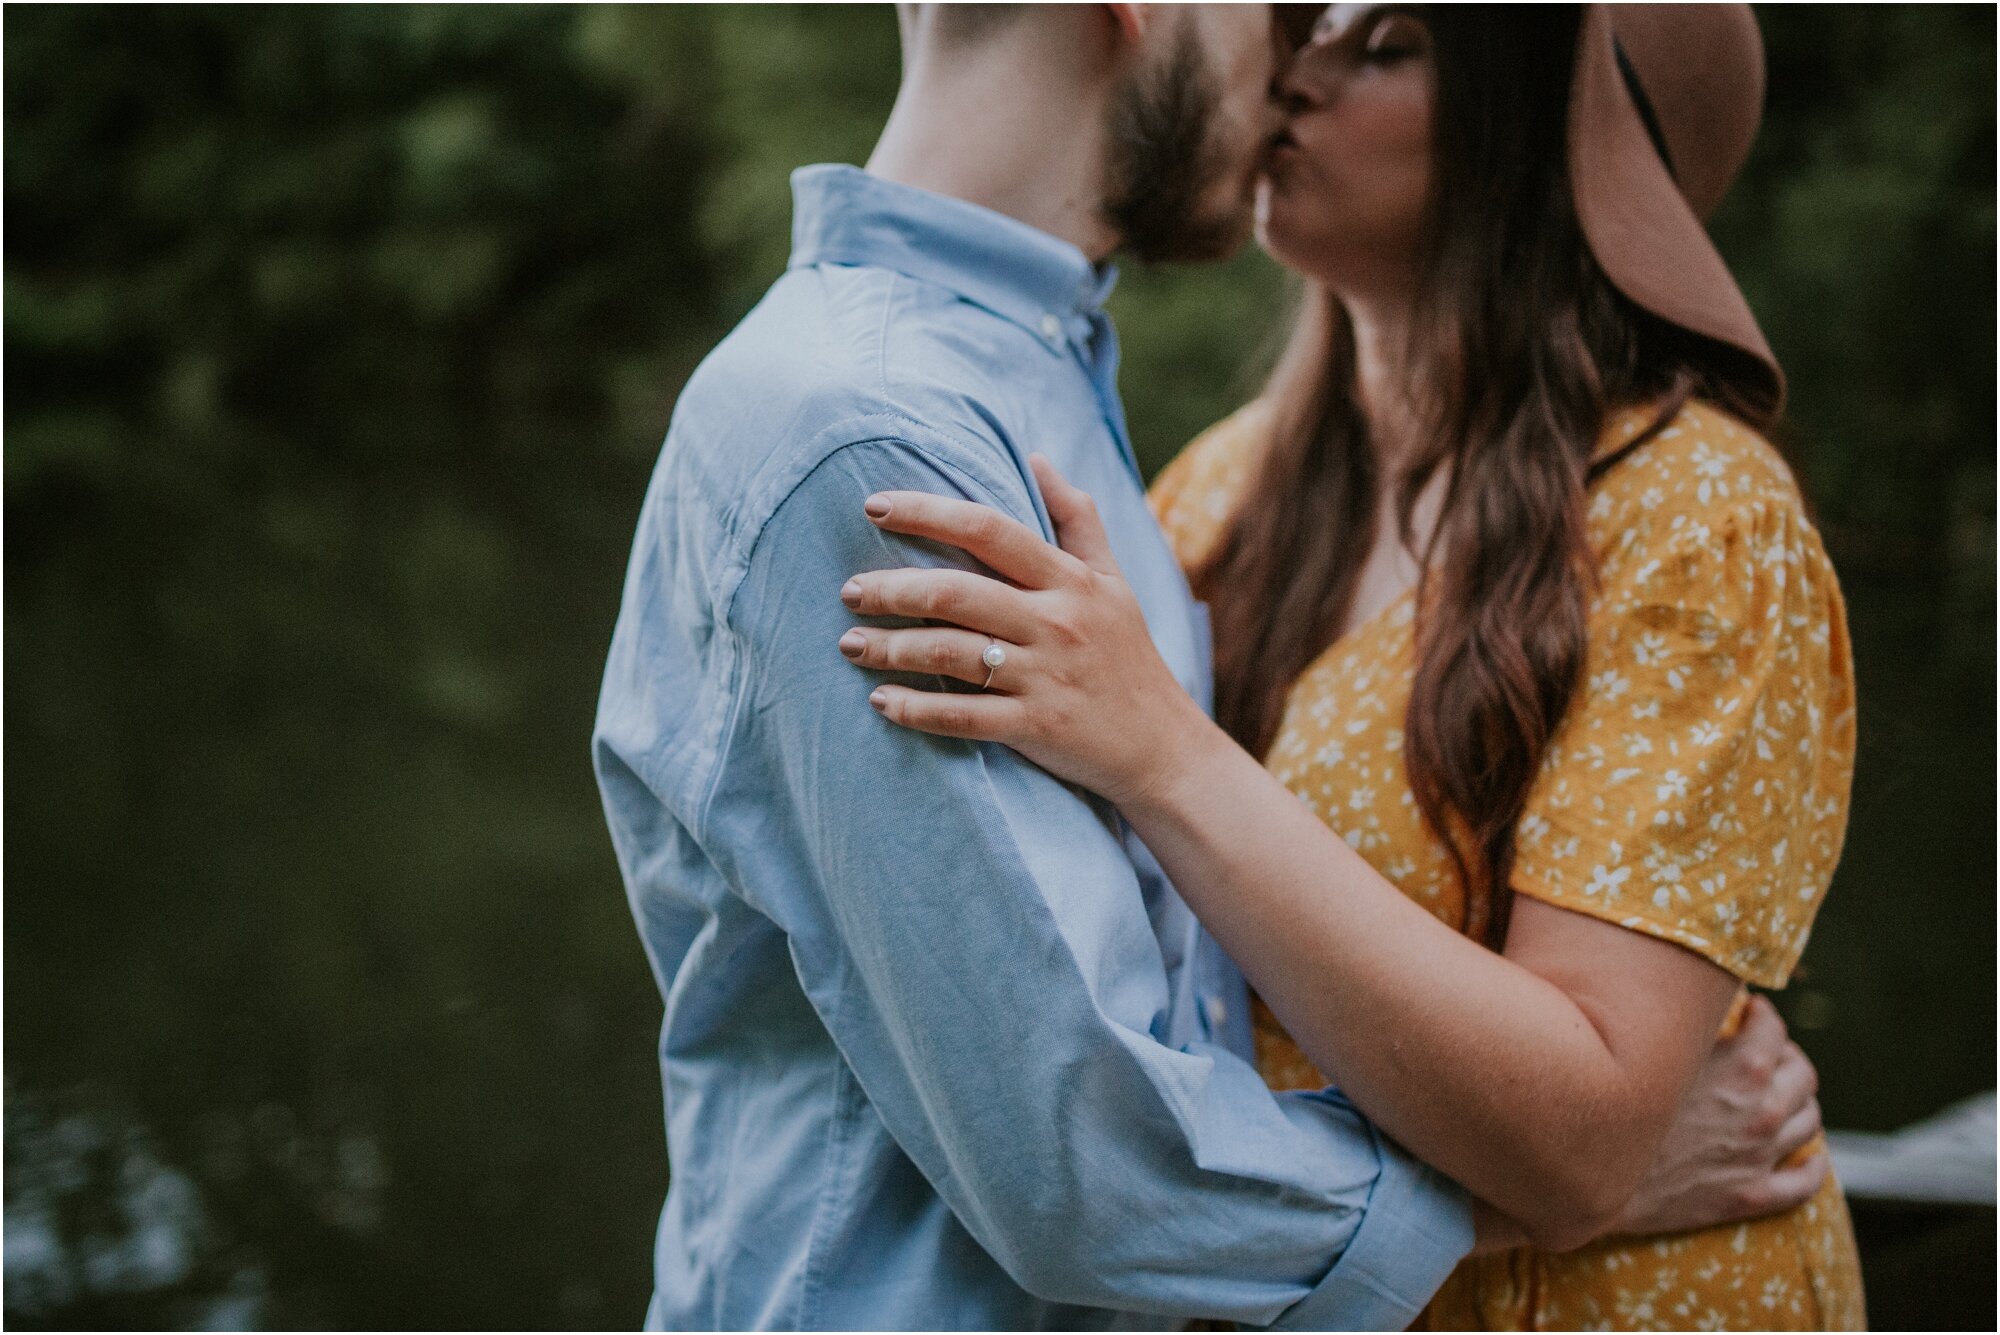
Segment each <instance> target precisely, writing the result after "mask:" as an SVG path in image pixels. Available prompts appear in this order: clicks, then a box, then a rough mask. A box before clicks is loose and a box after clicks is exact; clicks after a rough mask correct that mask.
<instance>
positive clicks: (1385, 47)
mask: <svg viewBox="0 0 2000 1335" xmlns="http://www.w3.org/2000/svg"><path fill="white" fill-rule="evenodd" d="M1429 45H1430V34H1429V33H1428V32H1426V31H1425V29H1424V25H1423V23H1422V22H1421V21H1419V20H1418V19H1415V18H1413V17H1411V16H1410V15H1408V14H1383V15H1380V16H1379V17H1377V18H1376V19H1375V21H1374V23H1373V24H1372V25H1371V26H1370V28H1369V30H1368V41H1367V43H1366V45H1364V46H1363V47H1362V58H1363V59H1365V60H1366V61H1367V62H1368V63H1369V64H1371V65H1394V64H1397V63H1399V62H1401V61H1405V60H1408V59H1410V58H1412V57H1414V56H1420V55H1422V54H1424V52H1425V51H1426V50H1427V49H1428V48H1429Z"/></svg>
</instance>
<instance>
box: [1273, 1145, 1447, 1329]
mask: <svg viewBox="0 0 2000 1335" xmlns="http://www.w3.org/2000/svg"><path fill="white" fill-rule="evenodd" d="M1369 1129H1370V1131H1371V1132H1373V1134H1374V1136H1375V1146H1376V1150H1377V1153H1378V1154H1379V1156H1380V1159H1381V1163H1382V1171H1381V1174H1380V1175H1379V1176H1378V1177H1377V1178H1376V1179H1375V1186H1374V1188H1373V1190H1371V1191H1370V1192H1369V1195H1368V1207H1367V1209H1366V1210H1364V1211H1363V1212H1362V1215H1361V1224H1360V1227H1359V1228H1357V1229H1356V1230H1355V1232H1354V1236H1353V1237H1352V1238H1350V1239H1349V1240H1348V1243H1347V1249H1346V1250H1345V1251H1343V1252H1342V1253H1341V1254H1340V1259H1339V1260H1338V1261H1336V1262H1334V1264H1333V1268H1332V1269H1331V1270H1329V1271H1327V1273H1326V1278H1325V1279H1322V1280H1321V1281H1320V1282H1319V1287H1317V1288H1315V1289H1314V1290H1313V1291H1312V1292H1311V1293H1309V1294H1307V1295H1306V1296H1305V1297H1303V1298H1301V1299H1299V1301H1297V1302H1296V1303H1293V1304H1292V1305H1291V1306H1290V1307H1288V1308H1286V1309H1285V1312H1284V1315H1282V1316H1280V1317H1279V1318H1278V1319H1277V1320H1276V1321H1274V1322H1272V1323H1271V1326H1270V1329H1272V1330H1403V1329H1406V1328H1407V1327H1408V1326H1409V1324H1410V1323H1411V1322H1412V1321H1414V1320H1416V1318H1417V1313H1419V1312H1421V1311H1423V1310H1424V1305H1425V1304H1426V1303H1428V1302H1429V1301H1430V1300H1431V1297H1432V1295H1433V1294H1435V1293H1436V1292H1437V1291H1438V1289H1439V1288H1441V1287H1442V1286H1443V1284H1444V1281H1445V1278H1446V1276H1448V1275H1450V1274H1451V1272H1452V1270H1453V1269H1454V1268H1455V1267H1456V1266H1457V1265H1458V1263H1459V1262H1460V1261H1462V1260H1463V1259H1465V1256H1466V1254H1467V1253H1469V1252H1470V1251H1471V1250H1472V1241H1473V1238H1472V1199H1471V1197H1470V1196H1468V1195H1467V1194H1466V1191H1465V1189H1464V1188H1463V1187H1461V1186H1459V1185H1458V1184H1457V1183H1456V1182H1453V1181H1452V1180H1451V1179H1450V1178H1448V1177H1446V1176H1444V1174H1442V1173H1440V1172H1438V1171H1437V1170H1436V1169H1434V1168H1432V1167H1430V1166H1429V1165H1428V1164H1425V1163H1422V1162H1420V1161H1419V1160H1416V1159H1413V1158H1411V1157H1410V1156H1409V1155H1408V1154H1406V1153H1405V1152H1404V1151H1403V1150H1402V1149H1401V1147H1399V1146H1397V1145H1395V1144H1394V1143H1392V1142H1391V1141H1390V1140H1389V1138H1388V1137H1386V1136H1384V1135H1383V1134H1382V1133H1381V1132H1380V1131H1379V1130H1375V1128H1374V1127H1373V1126H1372V1125H1371V1126H1370V1127H1369Z"/></svg>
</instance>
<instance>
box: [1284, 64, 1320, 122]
mask: <svg viewBox="0 0 2000 1335" xmlns="http://www.w3.org/2000/svg"><path fill="white" fill-rule="evenodd" d="M1305 64H1306V62H1305V61H1304V60H1302V59H1299V58H1297V57H1294V58H1293V59H1292V60H1291V61H1290V62H1288V63H1287V64H1286V65H1285V67H1284V68H1283V69H1282V70H1280V71H1279V72H1278V77H1277V79H1276V80H1274V81H1273V83H1272V85H1271V95H1272V99H1273V100H1274V101H1276V102H1277V104H1278V105H1279V106H1280V107H1282V108H1284V111H1285V114H1286V115H1287V116H1296V115H1298V114H1299V113H1301V112H1305V111H1310V110H1312V109H1313V108H1314V107H1315V106H1317V105H1319V103H1320V101H1321V100H1322V98H1323V96H1324V90H1322V89H1321V88H1320V87H1319V86H1318V81H1317V80H1315V79H1312V78H1309V77H1304V71H1303V66H1304V65H1305Z"/></svg>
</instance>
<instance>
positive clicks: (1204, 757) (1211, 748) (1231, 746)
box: [1116, 693, 1256, 825]
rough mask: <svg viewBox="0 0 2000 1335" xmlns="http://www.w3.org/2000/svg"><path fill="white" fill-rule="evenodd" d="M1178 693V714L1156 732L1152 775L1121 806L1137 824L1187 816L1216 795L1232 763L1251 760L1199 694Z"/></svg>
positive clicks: (1119, 806)
mask: <svg viewBox="0 0 2000 1335" xmlns="http://www.w3.org/2000/svg"><path fill="white" fill-rule="evenodd" d="M1177 694H1179V695H1180V701H1179V702H1178V703H1177V705H1176V709H1175V716H1174V717H1173V718H1171V719H1170V720H1169V722H1168V724H1167V726H1165V727H1163V728H1161V729H1159V730H1157V731H1156V732H1155V734H1154V736H1155V737H1156V738H1157V744H1156V745H1154V746H1152V747H1150V748H1149V750H1151V751H1152V753H1153V756H1154V763H1153V764H1152V766H1151V769H1150V773H1149V774H1148V775H1147V777H1146V779H1145V781H1144V782H1143V783H1141V784H1139V785H1137V786H1135V788H1134V790H1133V791H1132V792H1130V793H1127V794H1125V795H1123V796H1122V797H1121V799H1120V800H1119V801H1118V802H1117V804H1116V805H1117V806H1118V809H1119V810H1120V811H1122V812H1124V814H1125V818H1126V819H1127V820H1129V821H1131V822H1132V823H1133V824H1134V825H1146V824H1151V823H1155V822H1169V823H1174V822H1180V821H1182V820H1184V819H1185V818H1186V816H1187V814H1188V813H1189V812H1190V811H1193V810H1197V809H1198V808H1199V807H1200V805H1201V803H1202V796H1203V794H1210V795H1212V794H1214V792H1215V791H1216V785H1217V784H1218V783H1219V782H1222V781H1223V776H1224V775H1226V774H1227V772H1228V768H1229V766H1230V765H1231V764H1232V763H1240V762H1242V761H1245V760H1249V757H1248V755H1247V753H1245V752H1244V750H1243V748H1242V747H1240V746H1238V745H1237V744H1236V740H1235V739H1234V738H1232V737H1231V736H1230V735H1229V734H1228V733H1226V732H1224V731H1223V730H1222V728H1221V727H1220V726H1218V725H1217V724H1216V722H1215V720H1213V719H1211V718H1210V717H1209V716H1208V714H1207V713H1206V712H1205V711H1204V710H1203V709H1202V707H1201V706H1200V705H1198V704H1196V703H1195V701H1194V699H1193V697H1191V696H1189V695H1186V694H1185V693H1177ZM1250 763H1251V764H1253V765H1254V764H1255V763H1256V762H1255V761H1250Z"/></svg>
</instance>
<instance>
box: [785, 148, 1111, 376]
mask: <svg viewBox="0 0 2000 1335" xmlns="http://www.w3.org/2000/svg"><path fill="white" fill-rule="evenodd" d="M811 264H865V265H872V266H876V267H879V268H884V269H891V270H894V271H895V272H897V273H900V274H906V275H908V276H909V277H911V278H916V279H920V280H922V281H924V282H928V283H935V284H937V285H938V286H940V287H944V288H948V289H950V290H951V291H953V292H955V293H957V294H958V295H959V296H961V297H963V298H965V299H966V300H967V301H970V302H972V303H974V304H975V305H978V306H982V307H984V308H986V309H987V310H989V311H992V312H993V313H994V314H995V315H998V316H1000V317H1001V318H1003V319H1006V320H1011V321H1012V322H1014V323H1015V324H1018V325H1020V326H1022V327H1023V328H1025V329H1027V330H1028V331H1029V332H1030V333H1033V334H1034V335H1035V336H1036V337H1038V338H1041V339H1044V340H1046V341H1048V342H1050V343H1058V342H1060V341H1061V340H1062V338H1063V337H1064V335H1065V334H1069V333H1071V332H1074V331H1073V330H1072V322H1073V321H1074V320H1076V319H1078V318H1083V319H1089V318H1091V317H1093V316H1096V315H1098V314H1099V313H1100V311H1101V310H1102V308H1103V305H1104V301H1105V298H1107V297H1108V296H1110V295H1111V289H1112V287H1113V286H1114V285H1115V284H1116V283H1117V281H1118V270H1117V269H1116V268H1115V267H1114V266H1112V265H1110V264H1103V265H1095V264H1092V263H1091V262H1090V260H1089V258H1088V257H1086V256H1085V255H1084V253H1083V252H1082V251H1081V250H1079V249H1078V248H1077V247H1075V246H1074V245H1071V244H1070V243H1069V242H1067V241H1064V240H1062V239H1060V238H1058V237H1054V236H1051V235H1049V234H1048V233H1047V232H1044V231H1042V230H1041V229H1039V228H1036V227H1030V226H1029V225H1028V224H1027V223H1024V222H1021V221H1019V220H1018V219H1015V218H1010V217H1008V216H1007V215H1006V214H1004V213H996V212H994V211H993V210H992V209H988V208H983V207H981V206H980V205H977V204H971V203H967V202H966V201H965V200H962V199H952V198H950V197H949V196H946V195H938V194H933V193H931V192H930V191H928V190H919V189H917V188H916V187H915V186H908V185H902V184H899V183H897V182H895V181H885V180H883V179H882V178H881V177H879V176H871V175H869V174H868V173H867V172H865V171H862V170H861V169H860V168H858V167H850V166H846V165H844V164H841V163H820V164H818V165H816V166H811V167H801V168H799V169H798V170H797V171H795V172H793V173H792V259H791V266H790V267H792V268H795V269H796V268H800V267H803V266H805V265H811Z"/></svg>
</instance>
